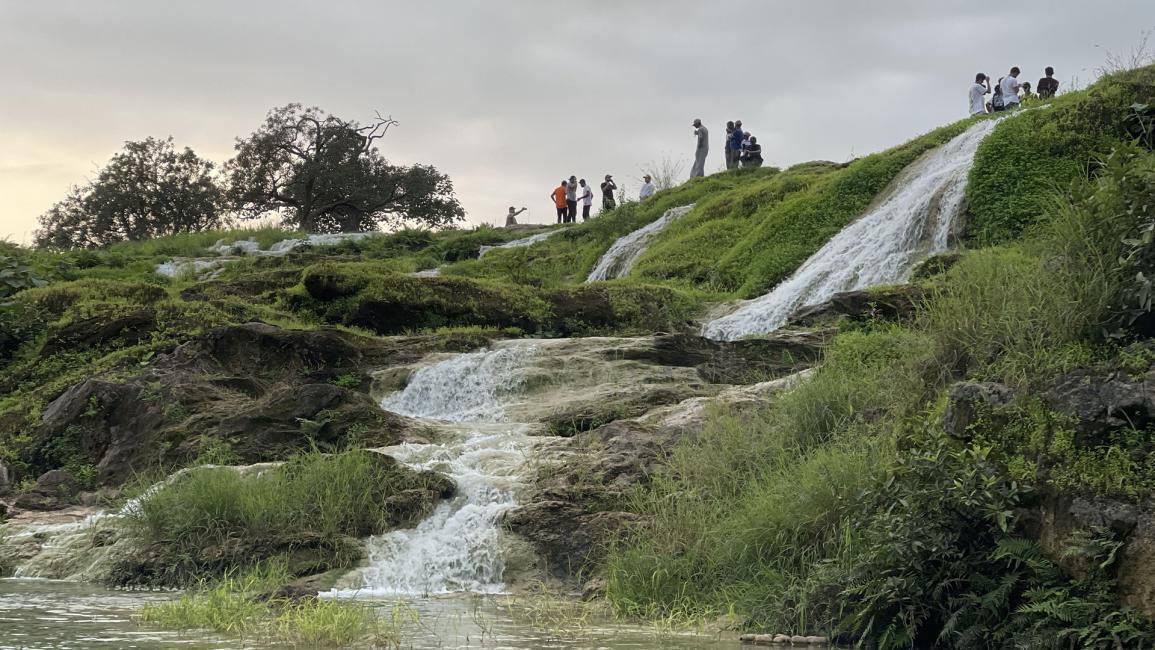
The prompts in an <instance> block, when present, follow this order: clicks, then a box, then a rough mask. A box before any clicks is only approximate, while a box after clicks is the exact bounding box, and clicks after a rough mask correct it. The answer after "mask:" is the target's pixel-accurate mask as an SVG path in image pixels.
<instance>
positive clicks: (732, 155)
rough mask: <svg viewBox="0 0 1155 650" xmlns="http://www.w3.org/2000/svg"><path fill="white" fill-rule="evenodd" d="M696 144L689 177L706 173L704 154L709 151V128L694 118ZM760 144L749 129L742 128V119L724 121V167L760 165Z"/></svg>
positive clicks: (707, 153)
mask: <svg viewBox="0 0 1155 650" xmlns="http://www.w3.org/2000/svg"><path fill="white" fill-rule="evenodd" d="M691 126H693V127H694V136H695V137H696V138H697V145H696V146H695V148H694V166H693V167H691V168H690V178H694V177H697V176H705V175H706V156H707V155H709V153H710V130H709V129H707V128H706V126H705V125H704V124H702V120H700V119H696V120H694V122H693V124H692V125H691ZM761 166H762V145H760V144H758V138H756V137H754V136H753V135H751V134H750V132H749V131H744V130H742V120H734V121H733V122H726V169H735V168H737V167H751V168H753V167H761Z"/></svg>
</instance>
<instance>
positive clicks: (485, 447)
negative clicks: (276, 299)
mask: <svg viewBox="0 0 1155 650" xmlns="http://www.w3.org/2000/svg"><path fill="white" fill-rule="evenodd" d="M536 353H537V346H536V345H535V343H534V342H533V341H511V342H508V343H505V344H502V347H500V348H497V349H494V350H487V351H481V352H472V353H468V354H460V355H456V356H454V357H451V358H449V359H447V360H445V361H442V362H440V363H435V364H433V365H430V366H426V367H424V368H421V369H420V370H418V371H417V372H416V373H414V375H413V376H412V377H411V378H410V381H409V384H408V386H407V387H406V388H405V389H404V390H402V391H400V392H397V393H394V394H392V395H389V396H387V397H386V398H385V399H384V400H382V402H381V406H382V408H384V409H386V410H389V411H393V412H395V413H400V414H402V415H407V416H410V417H416V418H422V419H425V420H433V421H436V422H437V423H438V429H439V436H438V439H437V441H436V442H432V443H427V444H425V443H405V444H401V445H397V446H394V447H388V448H385V449H382V450H380V451H383V452H385V453H388V454H389V455H391V456H393V457H395V458H396V459H397V460H399V461H401V462H403V463H405V464H407V465H409V466H411V467H413V468H415V469H423V470H434V471H438V472H442V473H444V474H446V475H448V476H449V477H450V478H452V479H453V481H454V482H455V483H456V484H457V494H456V496H455V497H454V498H453V499H451V500H448V501H443V502H442V503H440V504H439V505H438V506H437V507H436V509H435V510H434V512H433V514H431V515H430V516H429V517H427V518H426V519H424V520H423V521H422V522H421V523H420V524H418V526H417V527H416V528H413V529H406V530H395V531H391V532H389V533H385V534H383V535H378V536H376V537H373V538H372V539H370V541H369V567H368V568H367V569H366V570H365V571H364V573H363V583H362V588H361V589H359V590H356V591H354V592H336V593H335V595H337V596H342V595H364V594H375V595H383V594H389V595H424V594H437V593H452V592H459V591H469V592H477V593H498V592H501V591H503V590H504V588H505V585H504V582H503V573H504V571H505V562H504V555H503V553H502V548H501V539H500V537H501V533H500V530H499V527H498V519H499V518H500V517H501V515H502V514H503V513H505V512H506V511H508V510H510V509H511V508H513V507H514V506H515V505H516V492H517V490H518V488H519V487H520V486H521V484H522V483H521V481H522V478H521V473H522V469H523V467H524V465H525V460H526V453H527V452H528V447H529V445H530V440H531V439H530V437H529V429H530V425H527V424H518V423H510V422H506V421H505V419H506V418H505V405H506V403H507V402H509V401H511V400H512V399H513V398H514V397H515V396H516V395H517V393H518V391H519V388H520V387H521V385H522V383H523V380H522V379H521V377H520V373H519V371H520V370H522V369H524V368H525V367H526V364H527V362H528V361H529V360H530V359H532V357H533V356H534V355H535V354H536Z"/></svg>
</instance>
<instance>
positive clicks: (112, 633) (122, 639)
mask: <svg viewBox="0 0 1155 650" xmlns="http://www.w3.org/2000/svg"><path fill="white" fill-rule="evenodd" d="M172 597H173V595H172V594H166V593H136V592H119V591H109V590H104V589H100V588H98V587H95V586H93V585H87V584H80V583H70V582H58V581H54V580H53V581H50V580H17V579H11V580H0V649H3V650H9V649H16V648H19V649H20V650H41V649H43V650H48V649H50V648H51V649H52V650H72V649H74V648H110V649H111V648H118V649H119V648H126V649H137V648H139V649H142V650H154V649H158V648H188V649H190V650H209V649H213V648H238V647H241V646H240V645H238V644H236V643H232V644H229V643H215V642H214V641H213V640H212V639H211V638H209V637H207V635H205V634H201V633H197V634H195V635H186V636H184V637H182V636H181V635H178V634H175V633H171V632H156V631H154V630H148V629H145V628H141V627H139V626H137V625H136V623H134V622H133V621H132V613H133V611H135V610H136V609H137V608H139V607H140V606H142V605H144V604H145V603H149V602H159V601H163V600H167V599H170V598H172Z"/></svg>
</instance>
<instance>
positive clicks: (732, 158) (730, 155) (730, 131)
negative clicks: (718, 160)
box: [726, 122, 738, 169]
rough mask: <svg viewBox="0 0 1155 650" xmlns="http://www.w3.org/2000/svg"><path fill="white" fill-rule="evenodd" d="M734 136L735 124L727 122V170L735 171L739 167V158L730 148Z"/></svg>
mask: <svg viewBox="0 0 1155 650" xmlns="http://www.w3.org/2000/svg"><path fill="white" fill-rule="evenodd" d="M732 135H734V123H733V122H726V169H734V167H736V166H737V165H738V156H736V155H735V153H736V152H735V151H734V148H733V147H731V146H730V137H731V136H732Z"/></svg>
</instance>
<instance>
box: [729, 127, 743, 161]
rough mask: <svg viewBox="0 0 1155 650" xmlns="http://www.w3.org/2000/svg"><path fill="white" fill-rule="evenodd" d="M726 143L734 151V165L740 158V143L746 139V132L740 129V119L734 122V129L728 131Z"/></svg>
mask: <svg viewBox="0 0 1155 650" xmlns="http://www.w3.org/2000/svg"><path fill="white" fill-rule="evenodd" d="M727 137H728V138H729V141H728V142H727V145H728V146H729V147H730V150H731V151H733V152H734V167H737V166H738V163H739V162H740V161H741V160H742V145H743V143H744V142H745V140H746V134H745V133H744V132H743V131H742V120H738V121H736V122H734V130H733V131H732V132H731V133H730V135H729V136H727ZM734 167H730V169H734Z"/></svg>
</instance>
